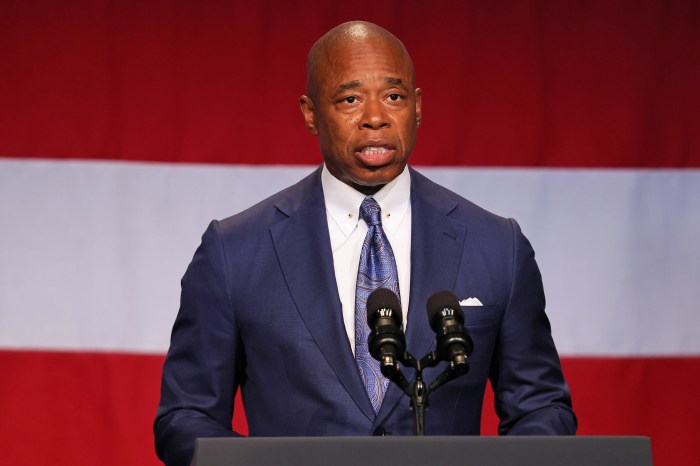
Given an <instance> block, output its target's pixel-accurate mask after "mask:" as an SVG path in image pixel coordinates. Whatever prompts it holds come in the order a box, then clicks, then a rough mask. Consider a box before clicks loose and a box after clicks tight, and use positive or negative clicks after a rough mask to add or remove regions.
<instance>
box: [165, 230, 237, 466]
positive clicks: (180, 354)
mask: <svg viewBox="0 0 700 466" xmlns="http://www.w3.org/2000/svg"><path fill="white" fill-rule="evenodd" d="M227 270H228V268H227V264H226V256H225V250H224V248H223V244H222V240H221V232H220V229H219V224H218V222H216V221H214V222H212V223H211V224H210V225H209V228H208V229H207V231H206V232H205V233H204V235H203V236H202V243H201V245H200V246H199V248H198V249H197V251H196V252H195V255H194V258H193V259H192V262H191V263H190V265H189V267H188V269H187V272H186V273H185V275H184V277H183V279H182V294H181V301H180V310H179V312H178V315H177V318H176V320H175V324H174V326H173V331H172V336H171V341H170V349H169V350H168V354H167V357H166V359H165V364H164V366H163V377H162V385H161V399H160V403H159V405H158V410H157V414H156V420H155V424H154V433H155V443H156V452H157V454H158V457H159V458H160V459H161V460H163V462H164V463H165V464H166V465H175V466H176V465H187V464H189V463H190V461H191V460H192V456H193V453H194V442H195V439H196V438H198V437H225V436H234V435H235V434H234V433H233V431H232V427H231V422H232V417H233V402H234V395H235V392H236V389H237V387H238V385H239V383H240V374H241V373H242V366H243V364H242V361H243V360H244V357H243V354H242V353H243V351H242V348H241V347H240V346H241V345H240V340H239V338H238V334H237V330H236V322H235V318H234V313H233V307H232V304H231V302H232V301H231V296H230V290H229V281H228V276H227Z"/></svg>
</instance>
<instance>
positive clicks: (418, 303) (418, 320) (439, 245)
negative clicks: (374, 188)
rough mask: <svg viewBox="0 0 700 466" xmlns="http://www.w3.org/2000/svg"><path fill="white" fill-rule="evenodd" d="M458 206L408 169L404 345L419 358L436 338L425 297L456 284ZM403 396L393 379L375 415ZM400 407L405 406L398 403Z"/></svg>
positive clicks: (462, 229) (461, 229)
mask: <svg viewBox="0 0 700 466" xmlns="http://www.w3.org/2000/svg"><path fill="white" fill-rule="evenodd" d="M456 207H457V203H456V202H455V200H454V199H452V198H450V197H449V196H447V195H446V194H445V191H444V190H442V189H440V188H438V187H437V186H436V185H435V184H434V183H433V182H432V181H430V180H428V179H427V178H425V177H424V176H422V175H421V174H419V173H417V172H416V171H415V170H411V222H412V226H411V292H410V293H411V295H410V301H409V302H410V304H409V309H408V314H407V320H408V324H407V328H406V346H407V349H408V351H409V352H410V353H411V354H412V355H413V356H415V357H416V358H417V359H420V358H422V357H423V356H425V355H426V354H427V353H428V352H429V351H432V349H433V347H434V343H435V333H434V332H433V331H432V329H430V325H429V324H428V314H427V309H426V303H427V302H428V298H429V297H430V296H432V295H433V294H434V293H436V292H438V291H442V290H452V289H454V286H455V282H456V279H457V271H458V270H459V265H460V261H461V258H462V250H463V247H464V241H465V238H466V233H467V228H466V225H464V224H462V223H460V222H457V221H456V220H454V219H452V218H451V217H450V216H449V214H450V213H451V212H452V211H453V210H454V209H455V208H456ZM427 382H428V383H429V382H431V381H430V380H428V381H427ZM402 396H403V393H402V392H401V390H400V389H399V388H398V387H397V386H394V384H391V386H390V388H389V390H388V391H387V393H386V396H385V399H384V403H383V404H382V409H381V410H380V412H379V416H378V418H379V419H383V418H384V417H385V416H386V415H388V414H389V413H390V412H391V411H392V410H393V409H395V408H396V404H397V402H398V401H399V400H400V399H402ZM398 409H406V408H405V407H403V406H401V405H400V406H399V407H398Z"/></svg>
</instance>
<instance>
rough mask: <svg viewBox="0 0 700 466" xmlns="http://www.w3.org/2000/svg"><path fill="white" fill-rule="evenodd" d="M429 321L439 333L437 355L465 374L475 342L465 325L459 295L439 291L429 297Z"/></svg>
mask: <svg viewBox="0 0 700 466" xmlns="http://www.w3.org/2000/svg"><path fill="white" fill-rule="evenodd" d="M428 321H429V322H430V327H431V328H432V329H433V331H434V332H435V333H436V334H437V336H436V346H437V355H438V357H439V358H440V359H442V360H443V361H447V362H449V363H450V368H451V369H452V370H453V371H454V372H455V373H456V374H455V375H457V376H459V375H463V374H466V373H467V372H468V371H469V362H468V361H467V359H468V358H469V355H471V354H472V351H473V350H474V343H473V342H472V339H471V337H470V336H469V334H468V333H467V330H466V329H465V328H464V327H463V325H464V312H462V307H461V306H460V305H459V300H458V299H457V297H456V296H455V295H454V294H453V293H451V292H449V291H438V292H437V293H435V294H434V295H432V296H431V297H430V299H428Z"/></svg>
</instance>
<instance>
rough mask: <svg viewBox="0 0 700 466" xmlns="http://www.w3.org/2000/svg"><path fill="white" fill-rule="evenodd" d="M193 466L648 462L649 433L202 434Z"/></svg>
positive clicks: (626, 465) (611, 465)
mask: <svg viewBox="0 0 700 466" xmlns="http://www.w3.org/2000/svg"><path fill="white" fill-rule="evenodd" d="M193 465H194V466H228V465H255V466H278V465H284V466H302V465H303V466H316V465H319V466H320V465H324V466H325V465H330V466H346V465H347V466H357V465H400V466H432V465H441V466H450V465H475V466H516V465H517V466H554V465H556V466H652V457H651V442H650V440H649V438H648V437H584V436H581V437H563V436H562V437H557V436H549V437H546V436H542V437H539V436H523V437H430V436H428V437H255V438H200V439H197V443H196V454H195V461H194V463H193Z"/></svg>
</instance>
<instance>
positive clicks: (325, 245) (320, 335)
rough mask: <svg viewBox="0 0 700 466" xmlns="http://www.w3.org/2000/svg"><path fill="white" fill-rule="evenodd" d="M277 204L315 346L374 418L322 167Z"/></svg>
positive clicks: (283, 249)
mask: <svg viewBox="0 0 700 466" xmlns="http://www.w3.org/2000/svg"><path fill="white" fill-rule="evenodd" d="M276 207H277V208H278V210H279V211H280V212H281V213H282V214H284V215H285V217H286V218H284V219H283V220H281V221H280V222H278V223H277V224H275V225H274V226H273V227H272V228H271V229H270V230H271V234H272V239H273V241H274V244H275V250H276V252H277V257H278V259H279V262H280V267H281V268H282V272H283V273H284V277H285V280H286V282H287V286H288V287H289V291H290V293H291V295H292V298H293V299H294V302H295V303H296V305H297V309H298V310H299V313H300V314H301V318H302V319H303V320H304V323H305V324H306V327H307V328H308V330H309V332H310V333H311V335H312V336H313V338H314V340H315V341H316V344H317V345H318V347H319V349H320V350H321V352H322V353H323V356H324V357H325V358H326V360H327V361H328V364H329V365H330V367H331V368H332V369H333V371H334V372H335V374H336V376H337V377H338V379H339V380H340V382H341V384H342V385H343V386H344V387H345V389H346V390H347V392H348V393H349V394H350V396H351V397H352V399H353V400H354V401H355V403H356V404H357V406H358V407H359V408H360V410H361V411H362V412H363V413H364V414H365V416H367V418H368V419H370V420H373V419H374V417H375V415H374V410H373V409H372V405H371V403H370V401H369V397H368V396H367V392H366V391H365V387H364V384H363V382H362V378H361V377H360V374H359V371H358V370H357V366H356V365H355V358H354V357H353V355H352V350H351V348H350V344H349V342H348V337H347V332H346V331H345V326H344V324H343V319H342V310H341V309H342V306H341V303H340V298H339V297H338V288H337V286H336V283H335V272H334V269H333V254H332V251H331V248H330V238H329V236H328V223H327V220H326V215H325V203H324V199H323V189H322V187H321V177H320V170H317V171H316V172H314V174H312V175H311V176H309V177H308V178H307V179H306V180H304V181H302V184H301V185H300V189H299V190H297V191H294V192H293V193H290V196H288V197H287V198H285V199H284V200H282V201H281V202H279V203H278V204H277V205H276Z"/></svg>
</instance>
